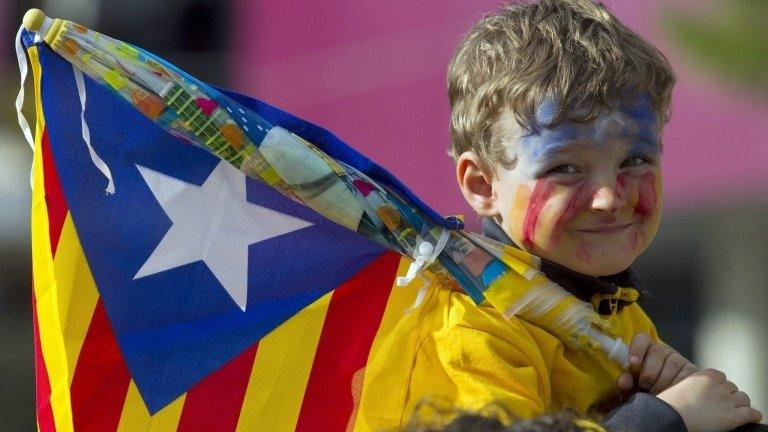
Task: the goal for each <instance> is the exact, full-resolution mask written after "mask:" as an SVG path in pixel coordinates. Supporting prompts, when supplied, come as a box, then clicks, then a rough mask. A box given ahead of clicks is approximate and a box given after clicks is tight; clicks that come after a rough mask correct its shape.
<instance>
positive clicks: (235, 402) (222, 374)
mask: <svg viewBox="0 0 768 432" xmlns="http://www.w3.org/2000/svg"><path fill="white" fill-rule="evenodd" d="M257 349H258V344H257V343H256V344H253V345H252V346H251V347H250V348H248V349H247V350H245V351H243V352H242V353H241V354H240V355H238V356H237V357H235V358H234V359H232V360H231V361H230V362H229V363H227V364H226V365H224V366H223V367H222V368H221V369H219V370H217V371H216V372H214V373H212V374H211V375H209V376H208V377H206V378H205V379H204V380H202V381H200V383H199V384H197V385H196V386H195V387H193V388H192V389H191V390H190V391H188V392H187V397H186V399H185V400H184V408H183V409H182V411H181V418H180V419H179V426H178V429H176V431H177V432H187V431H206V432H217V431H227V432H231V431H234V430H235V428H236V427H237V421H238V419H239V418H240V409H241V408H242V405H243V400H244V399H245V391H246V389H247V387H248V378H249V377H250V375H251V369H252V368H253V361H254V359H255V358H256V350H257Z"/></svg>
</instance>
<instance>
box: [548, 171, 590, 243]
mask: <svg viewBox="0 0 768 432" xmlns="http://www.w3.org/2000/svg"><path fill="white" fill-rule="evenodd" d="M592 195H593V192H592V191H590V190H589V188H588V187H587V185H586V184H581V185H579V186H578V187H577V188H576V190H575V191H574V192H573V195H571V198H570V199H568V204H566V205H565V210H563V213H562V214H561V215H560V217H559V218H558V219H557V223H555V226H554V228H552V233H553V236H554V238H553V240H557V238H558V237H559V235H560V233H561V232H562V230H563V227H564V226H565V224H567V223H568V222H570V221H571V219H573V217H574V216H576V215H577V214H578V213H579V212H580V211H581V210H582V209H584V207H585V206H586V205H587V204H588V203H589V200H590V198H591V197H592Z"/></svg>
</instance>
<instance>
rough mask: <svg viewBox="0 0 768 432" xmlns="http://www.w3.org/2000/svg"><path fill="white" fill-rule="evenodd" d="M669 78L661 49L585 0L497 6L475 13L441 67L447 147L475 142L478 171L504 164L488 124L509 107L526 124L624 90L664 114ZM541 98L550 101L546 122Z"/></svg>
mask: <svg viewBox="0 0 768 432" xmlns="http://www.w3.org/2000/svg"><path fill="white" fill-rule="evenodd" d="M674 82H675V77H674V74H673V73H672V69H671V67H670V65H669V62H668V61H667V59H666V57H664V54H662V53H661V52H660V51H659V50H658V49H656V48H654V47H653V46H651V45H650V44H649V43H648V42H646V41H644V40H643V39H641V38H640V37H639V36H638V35H637V34H635V33H634V32H633V31H632V30H630V29H629V28H627V26H625V25H624V24H622V23H621V22H620V21H619V20H617V19H616V18H615V17H614V16H613V15H612V14H611V13H610V12H608V10H606V8H605V6H603V4H601V3H594V2H592V1H590V0H541V1H538V2H536V3H531V2H520V3H513V4H508V5H506V6H504V7H503V8H502V9H501V10H499V11H498V12H495V13H491V14H488V15H486V16H485V17H484V18H482V19H481V20H480V21H479V22H477V23H476V24H475V25H474V26H473V27H472V29H471V30H470V31H469V33H467V34H466V35H465V36H464V38H463V39H462V40H461V42H460V43H459V45H458V48H457V51H456V53H455V54H454V57H453V59H452V60H451V63H450V65H449V67H448V98H449V100H450V105H451V148H450V151H449V154H450V155H451V156H452V157H453V158H454V160H456V158H458V156H459V155H460V154H462V153H463V152H465V151H468V150H471V151H474V152H475V153H476V154H477V156H478V159H479V162H480V166H481V168H482V169H483V170H490V172H493V168H494V164H495V163H501V164H502V165H508V164H509V163H510V161H508V160H506V159H505V157H504V152H503V149H502V147H501V146H499V145H498V144H497V143H496V142H495V141H499V139H498V138H496V137H495V136H494V135H496V134H494V124H495V122H496V120H497V119H498V118H499V116H500V114H501V113H502V112H503V111H505V110H508V112H509V113H510V114H511V115H512V116H513V117H512V118H514V120H516V121H517V123H518V124H519V125H520V126H522V127H523V128H525V129H526V130H535V129H536V128H538V127H550V126H555V125H557V124H559V123H560V122H562V121H563V120H570V121H575V122H588V121H590V120H592V119H594V118H595V117H597V116H599V115H601V114H603V113H605V112H606V111H609V110H612V109H613V108H614V107H615V105H616V103H617V102H618V101H619V100H620V99H623V98H626V97H628V96H630V95H636V94H640V93H645V94H647V95H648V96H649V97H650V99H651V102H652V104H653V108H654V110H655V111H656V114H657V116H658V120H659V124H660V125H662V126H663V125H664V124H665V123H666V122H667V121H668V120H669V105H670V99H671V94H672V87H673V86H674ZM545 100H552V101H554V102H555V103H556V104H557V105H556V110H555V116H554V118H553V119H551V121H549V122H548V123H546V124H540V122H538V121H537V118H536V108H537V107H538V106H540V104H542V102H544V101H545Z"/></svg>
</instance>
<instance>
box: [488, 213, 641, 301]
mask: <svg viewBox="0 0 768 432" xmlns="http://www.w3.org/2000/svg"><path fill="white" fill-rule="evenodd" d="M483 235H484V236H485V237H488V238H490V239H493V240H496V241H497V242H500V243H504V244H507V245H509V246H512V247H515V248H519V247H518V246H517V245H516V244H515V243H514V242H513V241H512V239H511V238H509V236H508V235H507V233H505V232H504V230H502V229H501V227H500V226H499V225H498V224H497V223H496V222H494V221H493V220H492V219H490V218H483ZM540 270H541V272H542V273H544V274H545V275H546V276H547V278H549V279H550V280H551V281H553V282H555V283H557V284H559V285H560V286H561V287H563V288H564V289H565V290H567V291H569V292H570V293H571V294H573V295H575V296H576V297H578V298H579V299H581V300H583V301H585V302H591V300H592V297H593V296H594V295H595V294H609V295H613V294H617V293H618V292H619V287H624V288H634V289H635V290H637V291H638V293H639V294H640V298H639V300H647V299H648V298H650V293H649V292H648V291H647V290H646V289H645V288H644V287H643V285H642V282H641V281H640V278H639V277H638V275H637V273H636V272H635V271H634V270H633V269H632V268H631V267H630V268H628V269H626V270H624V271H622V272H621V273H618V274H615V275H611V276H601V277H595V276H588V275H585V274H582V273H579V272H576V271H573V270H571V269H569V268H567V267H564V266H562V265H560V264H557V263H555V262H552V261H549V260H546V259H544V258H541V268H540ZM630 303H631V302H625V301H620V302H619V309H621V308H622V307H624V306H626V305H627V304H630ZM598 312H600V313H604V311H603V310H602V305H601V306H600V307H599V310H598Z"/></svg>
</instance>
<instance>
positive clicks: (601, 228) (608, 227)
mask: <svg viewBox="0 0 768 432" xmlns="http://www.w3.org/2000/svg"><path fill="white" fill-rule="evenodd" d="M637 222H638V221H636V220H635V221H632V222H626V223H611V224H602V225H594V226H591V227H587V228H579V229H577V230H576V231H578V232H581V233H587V234H615V233H618V232H621V231H624V230H625V229H627V228H630V227H632V226H633V225H635V224H636V223H637Z"/></svg>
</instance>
